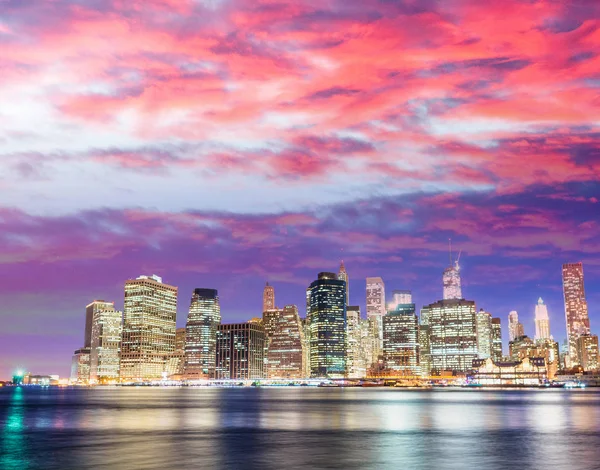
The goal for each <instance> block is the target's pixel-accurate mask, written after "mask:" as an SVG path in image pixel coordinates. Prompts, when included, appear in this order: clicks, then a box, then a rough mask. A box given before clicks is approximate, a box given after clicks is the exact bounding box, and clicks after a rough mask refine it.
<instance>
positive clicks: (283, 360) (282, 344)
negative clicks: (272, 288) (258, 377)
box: [267, 305, 304, 379]
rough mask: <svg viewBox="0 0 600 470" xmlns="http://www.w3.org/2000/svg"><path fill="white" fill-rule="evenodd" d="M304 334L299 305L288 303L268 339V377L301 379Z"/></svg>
mask: <svg viewBox="0 0 600 470" xmlns="http://www.w3.org/2000/svg"><path fill="white" fill-rule="evenodd" d="M303 336H304V334H303V331H302V324H301V322H300V317H299V316H298V307H296V306H295V305H286V306H285V307H284V308H283V310H282V311H281V315H280V316H279V318H278V319H277V322H276V324H275V328H274V330H273V334H272V336H271V338H270V339H269V341H268V349H267V377H268V378H282V379H300V378H302V377H303V371H302V353H303Z"/></svg>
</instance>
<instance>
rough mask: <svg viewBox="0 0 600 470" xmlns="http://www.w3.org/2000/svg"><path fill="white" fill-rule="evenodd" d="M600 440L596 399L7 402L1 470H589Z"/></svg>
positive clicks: (402, 394)
mask: <svg viewBox="0 0 600 470" xmlns="http://www.w3.org/2000/svg"><path fill="white" fill-rule="evenodd" d="M599 431H600V391H598V392H596V391H592V390H585V391H564V390H509V391H500V390H430V391H406V390H398V389H373V388H370V389H312V388H311V389H307V388H292V387H287V388H277V389H254V388H246V389H192V388H181V389H176V388H170V389H159V388H133V387H131V388H130V387H122V388H96V389H28V388H25V389H24V388H6V389H0V433H1V434H0V435H1V438H2V442H1V444H0V449H1V451H2V453H1V455H0V469H17V468H18V469H27V468H31V469H38V468H43V469H54V468H61V469H69V468H118V469H121V468H123V469H134V468H135V469H137V468H148V469H153V468H157V469H158V468H170V467H173V468H175V467H181V468H186V467H187V468H260V469H281V468H285V469H286V470H287V469H293V468H344V469H349V468H406V469H429V468H442V469H443V468H456V469H459V468H460V469H464V468H469V467H470V468H482V469H487V468H491V469H494V468H498V469H500V468H502V469H504V468H527V469H537V468H540V469H541V468H544V469H548V468H558V469H562V468H565V469H566V468H569V469H576V470H578V469H582V470H583V469H586V470H587V469H597V468H600V465H599V464H598V462H599V461H600V433H599ZM574 456H575V457H574Z"/></svg>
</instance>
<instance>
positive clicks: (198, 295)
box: [184, 288, 221, 380]
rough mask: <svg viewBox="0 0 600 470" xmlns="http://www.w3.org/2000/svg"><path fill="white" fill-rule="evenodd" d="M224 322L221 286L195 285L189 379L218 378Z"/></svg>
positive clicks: (187, 352) (189, 335) (187, 346)
mask: <svg viewBox="0 0 600 470" xmlns="http://www.w3.org/2000/svg"><path fill="white" fill-rule="evenodd" d="M220 324H221V305H220V303H219V294H218V292H217V290H216V289H200V288H198V289H194V292H193V294H192V299H191V301H190V308H189V313H188V317H187V322H186V325H185V365H184V376H185V378H186V379H188V380H194V379H196V380H197V379H210V378H214V376H215V367H216V361H217V359H216V354H217V352H216V351H217V331H218V329H219V325H220Z"/></svg>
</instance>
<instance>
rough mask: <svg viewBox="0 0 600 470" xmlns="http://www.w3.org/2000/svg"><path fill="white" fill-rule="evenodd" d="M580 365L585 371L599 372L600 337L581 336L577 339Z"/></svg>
mask: <svg viewBox="0 0 600 470" xmlns="http://www.w3.org/2000/svg"><path fill="white" fill-rule="evenodd" d="M577 352H578V354H579V357H578V359H579V365H580V366H581V367H582V368H583V370H584V371H586V372H587V371H595V370H598V336H596V335H581V336H580V337H579V338H577Z"/></svg>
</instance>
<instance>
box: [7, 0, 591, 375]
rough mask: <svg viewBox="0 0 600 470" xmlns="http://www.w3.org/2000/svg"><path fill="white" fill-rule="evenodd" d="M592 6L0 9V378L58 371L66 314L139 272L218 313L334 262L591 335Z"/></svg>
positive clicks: (297, 287)
mask: <svg viewBox="0 0 600 470" xmlns="http://www.w3.org/2000/svg"><path fill="white" fill-rule="evenodd" d="M599 200H600V2H597V1H596V0H539V1H536V0H503V1H502V2H481V1H480V0H464V1H463V0H443V1H442V0H398V1H394V0H361V1H360V2H354V1H348V0H318V1H317V0H293V1H285V0H143V1H142V0H70V1H65V0H54V1H50V0H42V1H38V0H0V247H1V249H0V280H1V282H0V378H2V377H4V378H6V377H8V376H10V375H11V374H12V372H13V371H14V370H15V369H16V368H23V369H25V370H29V371H31V372H33V373H39V374H43V373H56V374H60V375H63V376H65V375H68V373H69V369H70V361H71V355H72V353H73V351H74V350H75V349H77V348H79V347H81V346H82V344H83V329H84V310H85V305H86V304H87V303H89V302H90V301H91V300H93V299H105V300H111V301H115V303H116V306H117V307H118V308H122V306H123V285H124V282H125V280H127V279H131V278H135V277H137V276H139V275H142V274H145V275H151V274H157V275H159V276H162V277H163V279H164V281H165V283H168V284H172V285H176V286H178V287H179V307H178V319H177V324H178V326H184V325H185V318H186V314H187V307H188V305H189V299H190V297H191V293H192V290H193V288H195V287H208V288H216V289H218V290H219V295H220V300H221V312H222V316H223V321H224V322H234V321H244V320H246V319H249V318H250V317H253V316H260V313H261V312H260V311H261V298H262V288H263V286H264V283H265V282H266V281H269V282H270V283H271V284H272V285H274V286H275V289H276V303H277V304H278V305H280V306H283V305H284V304H297V305H299V306H300V307H301V308H300V309H301V312H303V308H302V306H303V305H304V298H305V289H306V287H307V286H308V284H309V283H310V282H312V281H313V280H314V279H316V277H317V273H318V272H320V271H336V270H337V269H338V266H339V263H340V261H341V260H342V259H343V260H344V263H345V265H346V268H347V270H348V274H349V276H350V297H351V303H353V304H357V305H360V306H361V308H362V309H363V315H364V305H365V292H364V291H365V278H366V277H367V276H381V277H382V278H383V279H384V281H385V283H386V290H387V292H388V293H389V295H388V297H390V296H391V291H392V290H393V289H412V291H413V294H414V299H415V302H416V304H417V308H420V307H421V306H423V305H425V304H428V303H431V302H434V301H436V300H438V299H440V298H441V295H442V285H441V275H442V271H443V269H444V268H445V267H447V265H448V264H449V254H448V240H449V239H450V238H451V239H452V244H453V249H454V256H455V257H456V256H457V252H458V251H461V259H460V264H461V270H462V279H463V293H464V296H465V297H466V298H467V299H471V300H475V301H476V303H477V308H484V309H486V310H487V311H489V312H491V313H492V314H493V315H494V316H498V317H500V318H501V319H502V324H503V328H504V331H503V333H504V336H505V338H506V337H507V336H508V332H507V330H506V325H507V315H508V313H509V311H510V310H517V311H518V312H519V314H520V320H521V321H522V323H524V325H525V332H526V333H527V334H529V335H530V336H533V335H534V324H533V312H534V307H535V304H536V301H537V299H538V297H540V296H541V297H543V298H544V300H545V301H546V303H547V304H548V308H549V312H550V320H551V331H552V333H553V335H554V336H555V338H556V339H558V340H561V341H562V339H563V338H564V337H565V336H566V333H565V320H564V306H563V299H562V285H561V264H562V263H564V262H577V261H582V262H583V263H584V272H585V286H586V292H587V298H588V302H589V310H590V319H591V327H592V331H593V332H595V333H600V231H599V228H600V202H599Z"/></svg>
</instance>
